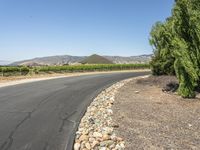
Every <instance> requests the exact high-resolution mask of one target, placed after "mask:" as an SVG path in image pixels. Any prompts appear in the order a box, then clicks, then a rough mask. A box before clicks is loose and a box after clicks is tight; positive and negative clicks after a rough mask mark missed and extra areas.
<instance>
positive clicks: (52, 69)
mask: <svg viewBox="0 0 200 150" xmlns="http://www.w3.org/2000/svg"><path fill="white" fill-rule="evenodd" d="M148 68H150V66H149V64H98V65H74V66H73V65H72V66H70V65H66V66H38V67H24V66H18V67H11V66H10V67H9V66H1V67H0V74H1V76H16V75H28V74H29V75H32V74H43V73H68V72H69V73H70V72H90V71H91V72H92V71H114V70H132V69H148Z"/></svg>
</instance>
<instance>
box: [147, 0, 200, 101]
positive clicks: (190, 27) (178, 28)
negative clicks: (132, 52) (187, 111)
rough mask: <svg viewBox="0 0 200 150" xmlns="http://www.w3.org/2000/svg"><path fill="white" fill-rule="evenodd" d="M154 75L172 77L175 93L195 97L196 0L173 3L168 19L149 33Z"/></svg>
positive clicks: (198, 52) (199, 24) (199, 76)
mask: <svg viewBox="0 0 200 150" xmlns="http://www.w3.org/2000/svg"><path fill="white" fill-rule="evenodd" d="M150 44H151V45H152V46H153V48H154V57H153V59H152V62H151V68H152V71H153V74H154V75H162V74H168V75H172V74H176V76H177V78H178V80H179V89H178V93H179V94H180V95H182V96H183V97H187V98H192V97H195V88H197V86H198V85H199V80H200V0H176V1H175V5H174V8H173V10H172V16H171V17H169V18H167V19H166V21H165V22H163V23H161V22H158V23H156V24H155V25H154V26H153V28H152V31H151V38H150Z"/></svg>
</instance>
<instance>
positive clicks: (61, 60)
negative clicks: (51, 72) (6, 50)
mask: <svg viewBox="0 0 200 150" xmlns="http://www.w3.org/2000/svg"><path fill="white" fill-rule="evenodd" d="M96 56H99V55H96ZM88 57H90V56H70V55H60V56H49V57H40V58H34V59H29V60H22V61H17V62H14V63H12V64H10V65H13V66H18V65H27V66H39V65H64V64H76V63H81V62H82V61H84V60H85V59H87V58H88ZM100 57H102V56H100ZM103 57H104V58H105V59H107V60H109V61H111V62H113V63H116V64H133V63H148V62H149V61H150V60H151V57H152V55H139V56H130V57H122V56H103ZM96 58H99V57H96Z"/></svg>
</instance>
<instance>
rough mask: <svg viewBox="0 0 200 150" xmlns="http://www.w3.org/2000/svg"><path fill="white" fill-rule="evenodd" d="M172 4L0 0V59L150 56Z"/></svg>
mask: <svg viewBox="0 0 200 150" xmlns="http://www.w3.org/2000/svg"><path fill="white" fill-rule="evenodd" d="M173 3H174V0H0V52H1V53H0V60H12V61H14V60H21V59H28V58H33V57H41V56H50V55H62V54H69V55H78V56H81V55H90V54H94V53H97V54H100V55H122V56H130V55H140V54H150V53H152V49H151V47H150V46H149V42H148V38H149V32H150V30H151V27H152V25H153V24H154V23H155V22H156V21H159V20H160V21H163V20H164V19H165V18H166V17H168V16H170V13H171V8H172V5H173Z"/></svg>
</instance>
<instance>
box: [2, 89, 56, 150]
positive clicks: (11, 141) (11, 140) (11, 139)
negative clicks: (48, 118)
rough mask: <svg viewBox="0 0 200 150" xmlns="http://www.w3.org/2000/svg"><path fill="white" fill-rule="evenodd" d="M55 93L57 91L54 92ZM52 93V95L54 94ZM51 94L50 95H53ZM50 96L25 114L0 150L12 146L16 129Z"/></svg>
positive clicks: (5, 149) (6, 149)
mask: <svg viewBox="0 0 200 150" xmlns="http://www.w3.org/2000/svg"><path fill="white" fill-rule="evenodd" d="M56 92H57V91H56ZM56 92H55V93H56ZM55 93H54V94H55ZM54 94H52V95H54ZM52 95H49V96H47V97H46V98H44V99H43V100H41V101H40V102H39V103H38V105H37V106H36V107H35V108H34V109H33V110H32V111H31V112H27V113H28V115H27V116H26V117H25V118H24V119H23V120H22V121H20V122H19V123H18V124H17V125H16V126H15V128H14V129H13V131H11V133H10V134H9V136H8V138H7V140H6V141H5V142H4V143H3V144H2V145H1V146H0V150H8V149H9V148H10V147H11V146H12V143H13V136H14V134H15V133H16V131H17V129H18V128H19V127H20V126H21V125H22V124H23V123H24V122H25V121H27V120H28V119H30V118H31V116H32V114H33V113H34V112H35V111H36V110H37V109H38V108H39V107H40V106H41V105H42V104H45V103H46V102H47V101H48V99H49V98H50V97H51V96H52Z"/></svg>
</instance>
